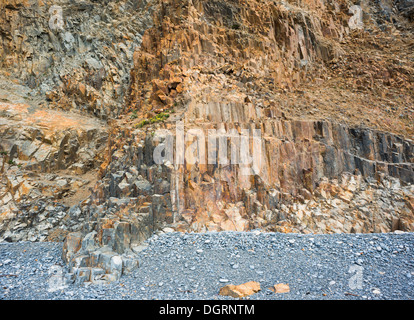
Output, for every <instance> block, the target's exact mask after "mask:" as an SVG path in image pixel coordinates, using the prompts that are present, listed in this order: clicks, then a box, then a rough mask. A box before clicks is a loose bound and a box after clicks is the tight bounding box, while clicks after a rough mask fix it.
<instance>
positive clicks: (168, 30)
mask: <svg viewBox="0 0 414 320" xmlns="http://www.w3.org/2000/svg"><path fill="white" fill-rule="evenodd" d="M52 5H55V6H58V8H56V7H55V8H54V9H51V6H52ZM59 8H60V9H59ZM0 9H1V10H0V22H1V24H0V36H1V41H2V46H1V47H0V70H1V73H0V83H1V84H2V87H1V88H0V138H1V140H0V149H1V151H2V169H1V170H2V181H1V186H0V187H1V189H0V213H1V217H0V236H1V239H3V240H7V241H18V240H33V241H35V240H45V239H49V240H53V239H63V238H64V237H65V236H66V234H67V233H69V232H73V231H79V233H72V234H69V236H68V237H67V240H66V242H65V249H64V259H65V260H66V261H67V262H68V263H69V265H70V268H71V270H72V271H73V273H74V274H76V277H77V279H83V280H85V279H86V280H88V279H91V280H92V281H94V276H93V275H91V270H89V269H87V268H89V267H99V268H102V269H103V270H105V272H107V273H108V274H110V275H108V276H106V278H105V279H106V280H107V281H110V280H113V279H114V278H116V277H118V276H119V275H120V274H121V273H122V272H123V271H122V270H124V269H122V266H124V267H125V270H129V269H130V268H133V267H134V265H135V264H134V262H133V261H134V260H133V258H132V257H131V255H133V252H132V251H131V249H133V248H135V247H136V246H137V245H139V244H140V243H141V242H142V241H143V240H145V239H146V238H147V237H149V236H150V235H151V234H152V232H153V231H154V230H159V229H163V228H164V229H165V228H166V227H170V228H173V229H175V230H179V231H221V230H238V231H245V230H251V229H255V228H260V229H262V230H268V231H269V230H270V231H280V232H303V233H310V232H319V233H326V232H390V231H394V230H406V231H413V229H414V224H413V223H414V216H413V215H414V187H413V183H414V143H413V140H412V138H413V133H414V121H413V120H414V119H413V117H414V109H413V105H414V86H413V83H414V82H413V74H414V73H413V72H414V62H413V61H414V50H413V46H414V38H413V24H412V23H413V22H412V20H413V4H412V1H403V0H401V1H389V0H380V1H375V2H372V1H361V2H358V3H356V2H353V1H345V0H332V1H331V0H325V1H323V0H306V1H292V0H290V1H269V0H265V1H256V0H231V1H222V0H217V1H216V0H215V1H211V0H209V1H207V0H200V1H198V0H190V1H188V0H185V1H184V0H167V1H155V0H153V1H144V0H142V1H123V0H119V1H100V2H98V1H69V0H67V1H66V0H61V1H35V0H25V1H20V0H14V1H11V0H6V1H3V2H2V3H1V4H0ZM60 17H61V18H60ZM51 18H53V19H52V20H51ZM59 19H61V20H59ZM56 25H57V27H56ZM59 26H60V27H59ZM253 134H257V135H256V136H255V137H253ZM86 233H88V235H87V236H86V237H84V236H85V234H86ZM100 247H102V248H101V249H98V248H100ZM117 255H122V258H120V259H121V261H122V263H121V269H120V270H119V263H118V262H119V261H118V260H117V261H118V262H117V261H115V260H116V259H115V260H114V261H112V260H113V259H112V258H113V257H116V256H117ZM82 268H86V269H85V270H84V269H82ZM88 270H89V271H88ZM97 276H98V275H97ZM79 281H81V280H79Z"/></svg>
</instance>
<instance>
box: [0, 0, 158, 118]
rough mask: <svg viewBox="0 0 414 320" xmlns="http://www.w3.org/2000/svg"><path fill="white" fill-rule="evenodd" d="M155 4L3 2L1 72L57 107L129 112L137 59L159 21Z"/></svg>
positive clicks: (95, 112) (0, 6)
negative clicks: (126, 105)
mask: <svg viewBox="0 0 414 320" xmlns="http://www.w3.org/2000/svg"><path fill="white" fill-rule="evenodd" d="M150 4H151V1H145V0H143V1H103V2H102V1H100V2H97V1H71V0H64V1H59V2H56V1H49V0H47V1H38V0H5V1H2V2H1V4H0V12H1V13H0V22H1V23H0V24H1V27H0V36H1V41H2V47H1V48H0V68H2V69H3V70H5V71H7V72H10V73H11V74H12V75H14V76H16V77H17V78H18V79H19V80H20V81H21V82H22V83H24V84H25V85H27V86H28V87H29V88H31V89H35V90H36V92H37V93H38V94H40V95H46V98H47V100H48V104H50V105H51V106H54V107H59V108H62V109H64V110H70V109H77V110H82V111H83V112H88V113H90V114H93V115H95V116H97V117H100V118H104V119H106V118H108V117H114V116H116V115H118V114H119V113H120V112H121V110H122V107H123V98H124V95H125V92H126V90H127V89H128V79H129V70H130V65H131V63H132V54H133V52H134V50H135V47H136V46H137V45H139V44H140V43H141V36H142V34H143V33H144V31H145V29H146V28H148V27H150V26H151V24H152V19H151V12H152V10H151V8H152V7H151V5H150ZM33 21H36V22H35V23H34V22H33Z"/></svg>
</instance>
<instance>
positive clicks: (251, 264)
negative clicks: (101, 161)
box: [0, 232, 414, 300]
mask: <svg viewBox="0 0 414 320" xmlns="http://www.w3.org/2000/svg"><path fill="white" fill-rule="evenodd" d="M146 245H148V247H146V248H145V249H144V250H143V251H141V252H140V253H139V255H140V267H139V268H138V269H137V270H135V271H134V272H133V273H131V274H129V275H124V276H122V278H121V280H120V281H117V282H114V283H111V284H109V285H85V286H74V285H69V286H67V287H66V288H63V289H60V290H57V291H51V290H50V288H55V287H54V286H52V282H51V281H52V280H51V279H56V276H54V277H52V275H51V271H52V270H55V271H56V270H58V271H59V269H60V270H62V272H63V273H64V272H66V267H65V265H64V263H63V261H62V260H61V257H60V256H61V249H62V244H61V243H30V242H21V243H0V300H1V299H5V300H9V299H18V300H23V299H30V300H33V299H76V300H79V299H82V300H83V299H99V300H101V299H117V300H118V299H139V300H143V299H162V300H175V299H181V300H186V299H198V300H204V299H208V300H213V299H217V300H223V299H233V298H231V297H222V296H219V295H218V292H219V289H220V288H221V287H222V286H224V285H226V284H241V283H245V282H248V281H258V282H259V283H260V285H261V289H262V290H261V291H260V292H258V293H256V294H253V295H251V296H250V297H249V299H251V300H253V299H260V300H268V299H295V300H302V299H306V300H315V299H318V300H319V299H368V300H369V299H372V300H377V299H404V300H405V299H410V300H411V299H413V298H414V233H403V234H396V233H391V234H330V235H301V234H281V233H259V232H247V233H242V232H220V233H210V232H208V233H203V234H197V233H187V234H182V233H176V232H174V233H166V234H161V235H154V236H153V237H152V238H150V239H149V240H148V241H147V242H146ZM277 283H287V284H289V286H290V292H289V293H278V294H275V293H273V292H272V291H271V290H269V289H268V288H269V287H271V286H273V285H275V284H277Z"/></svg>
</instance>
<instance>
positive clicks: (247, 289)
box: [219, 281, 260, 298]
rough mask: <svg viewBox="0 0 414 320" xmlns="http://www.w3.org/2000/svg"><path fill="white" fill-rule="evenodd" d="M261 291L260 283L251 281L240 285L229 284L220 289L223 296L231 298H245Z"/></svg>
mask: <svg viewBox="0 0 414 320" xmlns="http://www.w3.org/2000/svg"><path fill="white" fill-rule="evenodd" d="M259 291H260V283H258V282H256V281H249V282H246V283H243V284H240V285H233V284H229V285H227V286H224V287H223V288H221V289H220V293H219V294H220V295H221V296H230V297H233V298H243V297H247V296H250V295H252V294H253V293H256V292H259Z"/></svg>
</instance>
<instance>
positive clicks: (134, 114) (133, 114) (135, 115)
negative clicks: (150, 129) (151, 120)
mask: <svg viewBox="0 0 414 320" xmlns="http://www.w3.org/2000/svg"><path fill="white" fill-rule="evenodd" d="M136 118H138V111H137V110H134V111H132V114H131V119H136Z"/></svg>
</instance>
